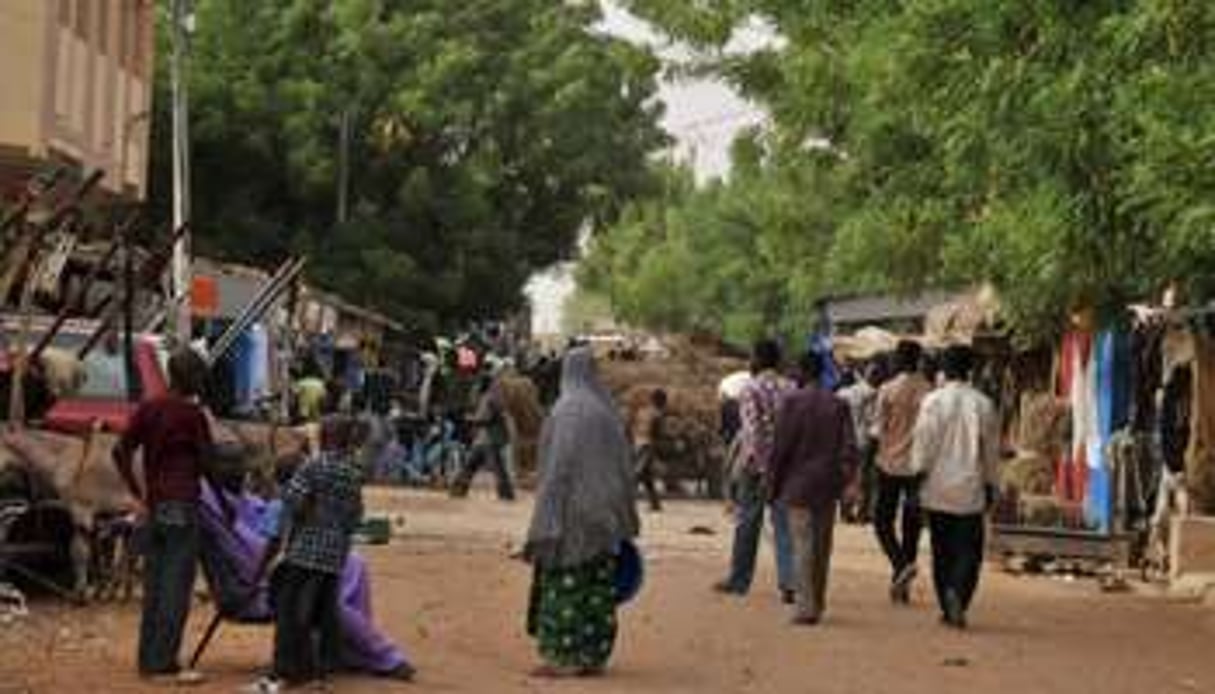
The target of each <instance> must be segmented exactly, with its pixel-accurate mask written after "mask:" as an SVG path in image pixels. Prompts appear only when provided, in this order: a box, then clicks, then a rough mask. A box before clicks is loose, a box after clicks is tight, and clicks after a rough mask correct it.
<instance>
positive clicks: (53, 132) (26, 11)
mask: <svg viewBox="0 0 1215 694" xmlns="http://www.w3.org/2000/svg"><path fill="white" fill-rule="evenodd" d="M154 26H155V4H154V0H3V1H2V2H0V70H2V71H3V74H4V80H3V84H4V94H3V96H2V97H0V196H2V199H11V198H12V196H13V195H14V193H15V192H16V191H19V190H20V188H21V186H22V184H23V183H24V181H25V180H26V179H27V178H29V176H30V175H31V174H32V173H34V172H36V171H38V170H40V169H42V168H43V167H45V166H46V165H48V164H50V163H53V162H64V163H68V164H72V165H76V166H83V167H84V168H86V169H89V170H91V169H96V168H100V169H103V170H104V171H105V172H106V177H105V179H104V181H103V182H102V188H103V189H104V190H106V191H108V192H110V193H111V194H115V195H121V196H124V197H131V198H136V199H142V198H143V196H144V194H145V192H146V190H147V163H148V139H149V130H150V113H149V109H150V108H151V103H152V64H153V60H152V50H153V33H154Z"/></svg>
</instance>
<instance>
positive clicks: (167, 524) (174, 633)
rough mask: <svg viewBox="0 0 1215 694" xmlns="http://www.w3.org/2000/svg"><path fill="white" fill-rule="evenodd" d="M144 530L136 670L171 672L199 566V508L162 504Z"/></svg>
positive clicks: (183, 503)
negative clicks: (141, 608) (144, 547)
mask: <svg viewBox="0 0 1215 694" xmlns="http://www.w3.org/2000/svg"><path fill="white" fill-rule="evenodd" d="M145 531H146V542H147V544H146V549H145V555H144V568H143V614H142V616H141V618H140V621H139V671H140V672H142V673H144V674H148V675H152V674H164V673H171V672H176V671H177V670H178V669H179V664H178V662H177V653H178V651H180V650H181V639H182V633H183V632H184V631H185V628H186V619H187V618H188V617H189V616H190V597H191V593H192V591H193V590H194V571H195V567H196V565H197V562H198V509H197V508H196V507H195V505H194V504H193V503H190V502H173V501H166V502H161V503H159V504H157V505H156V507H155V508H153V509H152V511H151V514H150V517H149V519H148V525H147V527H146V528H145Z"/></svg>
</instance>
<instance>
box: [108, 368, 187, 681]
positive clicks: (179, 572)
mask: <svg viewBox="0 0 1215 694" xmlns="http://www.w3.org/2000/svg"><path fill="white" fill-rule="evenodd" d="M205 375H206V366H205V364H204V363H203V361H202V359H201V358H200V357H199V356H198V355H197V354H196V353H195V352H193V351H192V350H189V349H186V350H181V351H178V352H176V353H174V354H173V355H172V357H170V359H169V389H170V390H169V393H168V394H167V395H165V396H164V397H162V398H158V399H155V400H150V401H148V402H145V403H143V404H141V405H140V406H139V409H137V410H136V411H135V414H134V416H132V418H131V422H130V425H129V426H128V428H127V431H126V433H124V434H123V436H122V439H121V440H120V441H119V443H118V446H117V447H116V448H115V449H114V462H115V464H116V465H117V466H118V471H119V472H120V473H121V474H122V478H123V480H125V481H126V483H127V486H128V487H129V488H130V490H131V493H132V494H133V495H134V496H135V498H136V499H138V500H139V501H140V503H141V506H142V507H141V508H140V515H142V516H143V519H144V524H145V527H146V531H147V546H146V549H145V555H144V572H143V615H142V618H141V621H140V625H139V672H140V674H141V675H144V676H156V675H173V674H178V673H179V672H180V670H181V666H180V665H179V663H178V661H177V655H178V651H179V650H180V648H181V641H182V632H183V631H184V629H185V626H186V619H187V617H188V616H189V613H190V594H191V591H192V590H193V587H194V571H195V566H196V564H197V561H198V543H199V538H198V500H199V495H200V492H201V489H202V485H201V477H202V474H203V459H204V457H205V456H206V455H207V454H208V453H209V451H210V449H211V429H210V426H209V424H208V422H207V417H206V415H205V413H204V412H203V409H202V407H201V406H200V405H199V403H198V397H199V395H200V394H201V391H202V384H203V381H204V378H205ZM140 450H142V452H143V484H140V482H139V480H137V479H136V476H135V473H134V471H133V470H132V462H133V461H134V457H135V453H136V451H140Z"/></svg>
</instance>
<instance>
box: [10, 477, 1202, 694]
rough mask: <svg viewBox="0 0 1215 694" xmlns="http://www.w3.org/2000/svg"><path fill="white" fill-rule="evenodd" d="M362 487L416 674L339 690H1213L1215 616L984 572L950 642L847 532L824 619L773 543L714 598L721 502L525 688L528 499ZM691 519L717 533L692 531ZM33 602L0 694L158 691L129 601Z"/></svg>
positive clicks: (386, 589) (1086, 586)
mask: <svg viewBox="0 0 1215 694" xmlns="http://www.w3.org/2000/svg"><path fill="white" fill-rule="evenodd" d="M368 497H369V505H370V506H371V507H372V508H373V509H376V510H378V511H381V512H385V513H389V514H391V515H393V517H394V518H395V519H396V521H397V531H398V532H397V536H396V537H395V538H394V539H393V541H392V543H391V544H389V545H387V546H383V547H374V548H361V549H360V550H359V551H361V552H362V553H363V554H365V555H366V556H367V557H368V558H369V559H370V563H371V567H372V575H373V586H374V591H375V609H376V611H377V618H378V620H379V622H380V623H381V624H382V625H383V626H384V627H385V628H386V629H387V630H388V632H389V633H391V634H392V635H393V636H394V637H395V638H396V639H397V640H398V642H399V643H401V644H402V645H403V646H404V648H405V649H406V651H407V652H408V654H409V656H410V658H411V659H412V661H413V662H414V663H415V665H416V666H417V667H418V669H419V670H420V675H419V678H418V680H417V682H415V683H413V684H399V683H395V682H384V681H379V680H373V679H363V678H346V679H340V680H337V681H336V682H334V683H333V685H332V687H331V688H332V690H334V691H340V692H370V691H402V692H419V693H421V692H435V693H448V692H452V693H455V692H485V693H487V694H489V693H499V692H502V693H509V692H549V691H552V692H570V693H581V692H588V693H592V694H609V693H615V692H621V693H624V692H628V693H639V694H641V693H646V692H689V693H691V692H756V693H767V692H807V691H812V692H816V693H819V694H832V693H837V692H838V693H841V694H842V693H845V692H846V693H848V694H865V693H869V692H872V693H874V694H886V693H888V692H901V693H915V692H932V693H933V694H949V693H951V692H959V693H961V692H965V693H966V694H973V693H974V692H985V693H999V692H1010V693H1011V692H1017V693H1025V692H1032V693H1035V694H1052V693H1056V692H1057V693H1059V694H1063V693H1066V694H1087V693H1090V692H1091V693H1093V694H1098V693H1100V694H1120V693H1122V692H1127V693H1131V692H1134V693H1136V694H1141V693H1145V692H1150V693H1152V694H1167V693H1169V692H1179V693H1186V692H1206V693H1209V692H1215V658H1212V657H1211V654H1212V653H1213V652H1215V651H1212V649H1211V644H1212V643H1215V611H1211V610H1209V609H1206V608H1202V607H1199V606H1194V605H1183V604H1176V603H1172V602H1169V601H1167V600H1165V599H1163V598H1161V597H1155V596H1152V595H1145V594H1142V593H1140V592H1136V593H1129V594H1102V593H1101V592H1099V590H1098V589H1097V587H1096V585H1095V583H1093V582H1091V581H1074V582H1066V581H1059V580H1053V579H1046V578H1025V577H1014V576H1010V575H1006V574H1003V573H1000V572H999V571H997V570H995V569H994V568H993V567H989V568H988V571H987V573H986V574H985V576H984V579H983V580H984V582H983V585H982V586H981V587H980V595H979V598H978V601H977V604H976V606H975V608H974V610H973V614H972V629H971V630H970V631H969V632H966V633H961V634H959V633H954V632H950V631H946V630H944V629H942V628H941V627H940V626H939V625H938V624H937V619H936V613H935V610H934V609H932V606H931V604H930V602H929V598H930V596H929V594H928V589H927V585H926V584H924V583H921V585H919V586H918V587H917V595H916V599H915V604H914V605H913V606H912V607H910V608H894V607H892V606H890V605H889V604H888V603H887V602H886V599H885V592H884V582H885V578H886V573H885V569H884V567H883V563H882V560H881V558H880V556H879V554H878V553H877V550H876V548H875V543H874V541H873V540H872V538H871V537H870V534H869V532H868V529H861V528H855V527H842V528H841V529H840V530H838V531H837V545H838V547H837V551H836V554H835V565H834V570H833V574H832V586H831V592H830V597H829V612H828V618H827V621H826V622H825V624H824V625H822V626H820V627H818V628H813V629H805V628H794V627H790V626H788V625H787V618H788V613H787V610H786V609H785V608H784V607H783V606H781V605H780V604H779V601H778V599H777V595H776V591H775V589H774V585H773V577H772V576H773V572H772V567H771V563H772V562H771V558H770V556H768V555H767V554H766V550H765V556H764V557H762V558H761V562H762V563H761V573H760V575H759V576H758V578H757V581H756V586H755V590H754V591H753V592H752V594H751V596H749V597H747V598H744V599H737V598H727V597H722V596H718V595H715V594H713V593H712V592H710V590H709V586H710V585H711V584H712V583H713V582H714V580H716V579H718V578H720V576H721V574H722V571H723V567H724V566H725V564H726V558H727V552H728V547H729V531H730V527H731V526H730V523H729V521H728V519H726V518H725V517H724V516H723V515H722V513H721V508H720V507H719V506H717V505H713V504H708V503H699V502H676V503H672V504H670V505H669V506H668V509H667V510H666V511H664V512H663V513H661V514H657V515H647V516H646V517H645V522H646V527H645V533H644V538H643V547H644V550H645V552H646V555H647V558H648V560H649V564H648V577H647V585H646V588H645V590H644V592H643V594H642V596H641V598H640V599H639V601H638V602H637V603H635V604H633V605H630V606H628V607H627V608H626V609H625V611H624V612H623V614H622V632H621V638H620V641H619V643H618V648H617V651H616V656H615V658H614V660H613V662H612V665H611V669H610V671H609V676H608V677H606V678H603V679H601V680H596V681H575V682H556V683H554V682H541V681H536V680H532V679H529V677H528V676H527V674H526V673H527V672H528V671H529V670H530V669H531V668H532V667H533V665H534V664H535V660H534V658H535V655H534V650H533V646H532V643H531V642H530V641H529V640H528V638H527V636H526V634H525V633H524V630H523V610H524V605H525V600H526V594H527V585H528V581H529V577H530V574H529V570H528V568H527V567H526V566H525V565H523V564H521V563H520V562H518V561H514V560H511V559H510V558H509V557H510V555H511V553H512V552H513V551H515V550H516V549H517V548H518V543H519V538H520V537H521V535H522V533H523V531H524V528H525V526H526V522H527V518H528V513H529V512H530V504H529V503H528V502H527V501H526V500H524V501H520V502H518V503H515V504H512V505H506V504H500V503H498V502H497V501H495V500H493V499H492V498H490V494H489V493H488V492H487V491H485V490H477V491H474V494H473V497H472V498H471V499H467V500H463V501H451V500H448V499H446V498H444V497H441V496H439V495H435V494H431V493H425V492H407V491H399V490H392V491H389V490H381V489H374V490H369V492H368ZM698 527H699V528H701V529H708V530H710V531H712V533H713V534H712V535H707V534H699V533H698V534H693V533H691V532H689V531H690V530H692V529H693V528H698ZM922 563H923V562H922ZM32 612H33V614H32V616H31V617H29V618H28V619H25V620H19V621H16V622H13V623H8V624H3V623H0V693H7V692H26V691H33V692H87V691H92V692H128V691H131V692H135V691H155V690H156V689H157V687H155V686H152V685H148V684H144V683H141V682H139V681H138V679H137V678H136V677H135V676H134V674H133V667H132V662H133V648H134V643H135V637H134V634H135V629H136V626H137V619H138V617H137V607H136V606H135V605H134V604H128V605H111V606H103V607H90V608H83V609H76V608H71V607H66V606H61V605H58V604H56V603H54V602H52V601H39V602H36V603H35V604H34V605H33V606H32ZM209 616H210V607H209V606H208V605H205V604H200V605H198V606H197V607H196V609H195V612H194V614H193V616H192V619H191V625H190V634H189V637H188V642H189V644H193V643H194V641H195V640H196V639H197V637H198V635H199V633H200V632H201V630H202V628H203V626H204V623H205V621H206V620H207V619H208V618H209ZM270 643H271V632H270V630H269V629H268V628H264V627H263V628H247V627H245V628H242V627H230V626H225V627H224V628H223V629H221V631H220V634H219V635H218V637H217V639H216V642H215V643H214V645H213V647H212V649H211V650H210V651H209V652H208V654H207V656H206V657H205V658H204V661H203V664H202V665H203V669H204V670H205V671H206V673H207V674H208V676H209V678H210V680H209V682H208V684H207V685H205V686H202V687H197V688H194V691H200V692H204V691H205V692H233V691H237V690H238V689H239V688H240V687H241V686H243V685H244V684H246V683H248V682H250V681H251V680H252V679H254V677H255V675H256V673H257V670H258V669H259V668H260V667H262V666H264V664H265V663H266V661H267V658H268V657H269V648H270Z"/></svg>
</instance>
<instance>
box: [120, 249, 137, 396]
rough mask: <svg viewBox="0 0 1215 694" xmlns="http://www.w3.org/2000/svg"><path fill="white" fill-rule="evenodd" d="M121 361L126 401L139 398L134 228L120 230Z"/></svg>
mask: <svg viewBox="0 0 1215 694" xmlns="http://www.w3.org/2000/svg"><path fill="white" fill-rule="evenodd" d="M122 235H123V238H122V246H123V248H122V250H123V253H122V323H123V325H122V363H123V370H124V371H125V372H126V379H127V401H128V402H132V403H136V402H139V400H140V384H139V374H138V372H137V370H136V366H135V241H134V238H133V236H134V229H132V228H127V229H123V230H122Z"/></svg>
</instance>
